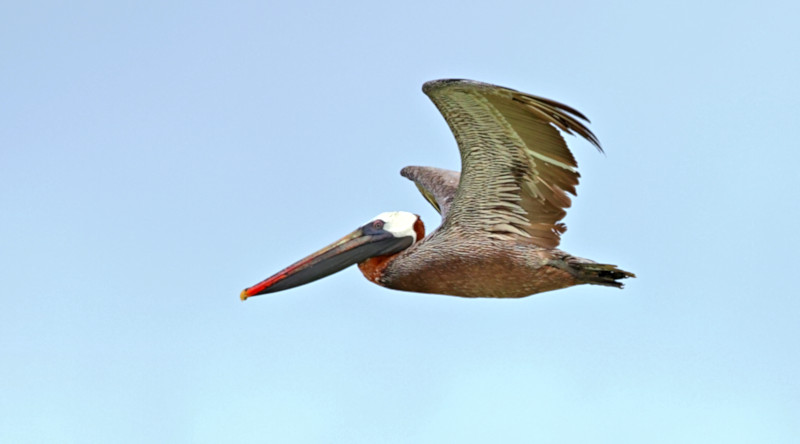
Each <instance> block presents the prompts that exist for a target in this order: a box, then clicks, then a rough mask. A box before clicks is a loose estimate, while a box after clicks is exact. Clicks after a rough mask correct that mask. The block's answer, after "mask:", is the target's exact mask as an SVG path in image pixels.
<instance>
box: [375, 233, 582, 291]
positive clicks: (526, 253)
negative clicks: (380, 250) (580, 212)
mask: <svg viewBox="0 0 800 444" xmlns="http://www.w3.org/2000/svg"><path fill="white" fill-rule="evenodd" d="M445 244H446V245H445ZM566 256H567V254H566V253H564V252H562V251H560V250H547V249H543V248H540V247H536V246H533V245H527V244H523V245H518V244H511V243H507V242H502V241H492V240H490V239H485V238H484V239H481V242H476V243H472V242H459V243H455V242H447V240H444V241H442V242H436V239H431V240H430V241H429V242H424V243H422V244H420V245H419V247H418V248H410V249H409V250H407V251H404V252H402V253H400V254H398V255H397V256H396V257H395V258H394V260H392V261H391V262H389V263H387V264H386V267H385V268H384V270H383V272H382V273H381V276H380V277H379V278H377V279H376V280H373V282H376V283H378V284H379V285H382V286H385V287H387V288H393V289H396V290H405V291H415V292H420V293H434V294H444V295H451V296H462V297H485V298H520V297H524V296H529V295H532V294H535V293H541V292H545V291H551V290H557V289H559V288H565V287H569V286H572V285H576V284H578V283H581V282H579V281H578V279H577V278H576V275H575V273H574V271H572V270H570V268H569V267H568V266H566V263H565V262H564V260H563V258H564V257H566ZM560 265H563V266H560Z"/></svg>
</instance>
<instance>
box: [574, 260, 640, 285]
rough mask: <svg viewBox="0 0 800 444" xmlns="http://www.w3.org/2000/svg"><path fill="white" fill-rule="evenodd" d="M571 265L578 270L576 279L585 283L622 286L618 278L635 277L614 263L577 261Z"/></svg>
mask: <svg viewBox="0 0 800 444" xmlns="http://www.w3.org/2000/svg"><path fill="white" fill-rule="evenodd" d="M572 266H573V267H574V268H575V269H576V270H577V272H578V279H579V280H581V281H582V282H583V283H586V284H593V285H605V286H608V287H617V288H622V287H624V284H623V283H622V282H619V280H620V279H627V278H635V277H636V275H635V274H633V273H631V272H629V271H625V270H621V269H619V268H617V266H616V265H610V264H598V263H594V262H578V263H574V264H572Z"/></svg>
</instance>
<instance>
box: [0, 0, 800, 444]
mask: <svg viewBox="0 0 800 444" xmlns="http://www.w3.org/2000/svg"><path fill="white" fill-rule="evenodd" d="M284 3H286V4H284V5H278V4H275V2H240V3H236V4H233V3H224V2H169V3H164V2H150V3H148V2H69V3H63V2H52V3H40V2H16V3H15V4H8V5H4V6H2V7H0V60H2V66H3V68H2V69H0V103H2V105H0V208H2V209H3V210H2V212H1V213H0V233H2V236H0V252H2V254H0V292H1V293H0V302H2V309H0V353H2V356H3V364H2V366H0V380H2V381H4V382H3V386H2V387H3V389H2V396H0V441H2V442H14V443H40V442H48V443H86V442H118V443H119V442H123V443H124V442H131V443H140V442H193V443H217V442H237V443H250V442H254V443H255V442H389V443H405V442H431V443H441V442H506V443H514V442H526V443H527V442H541V443H550V442H558V443H564V442H602V443H605V442H608V443H620V442H637V443H638V442H648V443H660V442H663V443H673V442H703V443H706V442H728V443H736V442H742V443H745V442H771V443H783V442H786V443H788V442H794V440H795V439H796V437H797V436H800V422H798V421H797V418H798V413H800V383H798V380H797V375H798V374H800V360H798V354H797V351H798V347H799V346H800V328H799V327H798V318H800V298H798V292H797V289H796V284H795V282H794V276H795V270H794V264H793V261H794V259H796V257H797V254H796V252H797V250H798V249H799V248H800V242H799V241H798V235H797V230H796V222H795V221H797V220H798V218H800V205H799V204H798V198H797V193H798V189H800V181H798V179H797V164H798V161H800V154H799V151H798V145H797V142H796V140H795V137H794V132H795V131H796V128H797V116H798V115H800V86H798V81H797V79H798V78H800V62H798V60H800V54H799V53H798V46H797V42H798V41H800V31H798V28H797V23H796V22H797V17H799V16H800V7H799V6H798V4H797V3H796V2H771V1H764V2H735V1H734V2H722V1H719V2H664V3H654V2H640V3H633V2H602V4H601V3H599V2H598V3H590V2H574V3H568V4H566V3H563V2H549V3H547V4H543V3H542V2H494V3H492V4H491V6H490V5H489V3H486V2H484V3H474V4H471V3H464V2H444V3H435V4H432V3H429V2H401V3H393V4H386V5H380V4H377V3H375V2H360V3H350V4H348V5H334V4H328V3H321V2H320V3H308V2H306V3H303V2H295V3H294V4H292V5H289V4H288V3H289V2H284ZM537 3H542V4H537ZM447 77H459V78H471V79H476V80H481V81H486V82H491V83H496V84H500V85H504V86H509V87H512V88H516V89H519V90H522V91H525V92H529V93H532V94H536V95H542V96H545V97H550V98H553V99H555V100H559V101H562V102H564V103H567V104H569V105H571V106H574V107H576V108H578V109H579V110H581V111H582V112H584V113H585V114H587V116H589V117H590V118H591V119H592V125H591V129H592V130H593V131H594V132H595V133H596V134H597V136H598V137H599V138H600V141H601V142H602V144H603V146H604V148H605V149H606V152H607V154H606V155H599V154H597V153H596V152H595V151H594V150H593V148H592V147H591V146H590V145H589V144H588V143H586V142H584V141H581V140H577V139H575V138H568V142H569V143H570V146H571V147H572V150H573V152H574V153H575V155H576V157H577V159H578V161H579V163H580V167H581V173H582V182H581V186H580V187H579V189H578V194H579V197H578V198H576V199H575V200H574V204H573V208H572V209H571V210H570V212H569V214H568V216H567V219H566V223H567V225H568V227H569V231H568V232H567V233H566V235H565V236H564V238H563V242H562V247H563V248H564V249H565V250H567V251H569V252H571V253H573V254H576V255H579V256H583V257H588V258H592V259H594V260H597V261H601V262H610V263H614V264H618V265H620V266H622V267H623V268H625V269H628V270H631V271H634V272H636V273H637V275H638V276H639V277H638V278H637V279H635V280H632V281H630V283H629V284H628V286H627V288H626V289H625V290H623V291H617V290H615V289H609V288H603V287H589V286H582V287H576V288H570V289H566V290H560V291H556V292H550V293H545V294H541V295H537V296H533V297H529V298H525V299H521V300H467V299H461V298H453V297H445V296H434V295H422V294H413V293H404V292H397V291H391V290H386V289H382V288H380V287H378V286H375V285H373V284H371V283H369V282H367V281H366V280H365V279H364V278H363V277H362V276H361V274H360V273H359V272H358V271H357V270H356V269H348V270H345V271H343V272H341V273H339V274H336V275H334V276H332V277H329V278H327V279H324V280H321V281H318V282H316V283H314V284H311V285H308V286H304V287H300V288H297V289H293V290H290V291H286V292H282V293H277V294H273V295H268V296H262V297H258V298H253V299H252V300H249V301H247V302H246V303H241V302H240V301H239V299H238V294H239V292H240V291H241V289H242V288H244V287H246V286H249V285H252V284H254V283H256V282H258V281H259V280H261V279H263V278H265V277H267V276H268V275H270V274H272V273H273V272H275V271H277V270H278V269H280V268H282V267H284V266H285V265H288V264H289V263H291V262H293V261H294V260H296V259H299V258H300V257H303V256H305V255H306V254H308V253H310V252H312V251H315V250H316V249H318V248H319V247H321V246H323V245H326V244H327V243H329V242H330V241H332V240H335V239H338V238H339V237H341V236H342V235H344V234H346V233H348V232H350V231H351V230H353V229H354V228H355V227H357V226H359V225H360V224H361V223H363V222H365V221H366V220H368V219H370V218H372V217H373V216H375V215H376V214H378V213H380V212H383V211H395V210H406V211H412V212H416V213H418V214H420V215H421V216H422V218H423V220H424V221H426V223H427V226H428V228H429V229H433V228H434V227H435V226H436V225H437V223H438V215H437V214H436V213H435V212H434V210H433V209H432V208H430V207H429V206H428V204H427V203H426V202H425V201H424V199H422V197H421V196H420V195H419V194H418V193H417V191H416V189H415V187H414V186H413V184H411V183H410V182H408V181H407V180H406V179H404V178H402V177H400V176H399V174H398V172H399V170H400V168H402V167H403V166H405V165H431V166H439V167H445V168H451V169H458V168H459V158H458V151H457V149H456V145H455V141H454V140H453V138H452V136H451V134H450V133H449V130H448V128H447V125H446V124H445V122H444V120H443V119H442V118H441V117H440V116H439V114H438V112H437V111H436V109H435V107H434V106H433V105H432V104H431V103H430V102H429V101H428V99H427V97H425V96H424V95H423V94H422V93H421V91H420V87H421V85H422V83H423V82H424V81H427V80H431V79H436V78H447Z"/></svg>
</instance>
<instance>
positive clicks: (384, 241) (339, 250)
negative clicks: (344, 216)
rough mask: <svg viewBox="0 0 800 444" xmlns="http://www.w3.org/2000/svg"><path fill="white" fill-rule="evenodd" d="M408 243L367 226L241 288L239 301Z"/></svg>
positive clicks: (328, 273) (311, 278)
mask: <svg viewBox="0 0 800 444" xmlns="http://www.w3.org/2000/svg"><path fill="white" fill-rule="evenodd" d="M412 243H413V239H412V238H411V237H399V238H398V237H394V236H393V235H392V234H391V233H389V232H388V231H383V230H375V229H372V227H370V225H369V224H368V225H365V226H363V227H361V228H359V229H357V230H355V231H353V232H352V233H350V234H348V235H347V236H345V237H343V238H341V239H339V240H338V241H336V242H334V243H332V244H330V245H328V246H327V247H325V248H323V249H321V250H319V251H317V252H316V253H314V254H311V255H309V256H307V257H305V258H303V259H300V260H299V261H297V262H295V263H294V264H292V265H289V266H288V267H286V268H284V269H283V270H281V271H279V272H277V273H275V274H274V275H272V276H270V277H268V278H267V279H264V280H263V281H261V282H259V283H258V284H256V285H253V286H252V287H249V288H245V289H244V290H243V291H242V293H241V295H240V298H241V299H242V300H243V301H244V300H245V299H247V298H249V297H251V296H258V295H261V294H266V293H274V292H276V291H282V290H288V289H290V288H293V287H298V286H300V285H304V284H307V283H309V282H313V281H315V280H317V279H321V278H324V277H326V276H329V275H331V274H333V273H336V272H337V271H341V270H343V269H345V268H347V267H349V266H350V265H353V264H356V263H359V262H361V261H364V260H367V259H368V258H371V257H375V256H382V255H385V254H391V253H396V252H398V251H401V250H403V249H405V248H408V247H409V246H410V245H411V244H412Z"/></svg>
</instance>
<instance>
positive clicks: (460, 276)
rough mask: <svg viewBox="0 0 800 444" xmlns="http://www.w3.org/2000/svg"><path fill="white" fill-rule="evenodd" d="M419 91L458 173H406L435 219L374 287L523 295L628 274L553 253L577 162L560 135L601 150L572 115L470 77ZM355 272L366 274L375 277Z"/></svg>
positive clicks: (613, 281)
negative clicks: (450, 140) (457, 156)
mask: <svg viewBox="0 0 800 444" xmlns="http://www.w3.org/2000/svg"><path fill="white" fill-rule="evenodd" d="M422 90H423V91H424V92H425V94H427V95H428V96H429V97H430V98H431V100H432V101H433V103H434V104H436V106H437V107H438V108H439V111H440V112H441V113H442V115H443V116H444V118H445V120H446V121H447V123H448V124H449V125H450V129H451V130H452V132H453V134H454V135H455V138H456V141H457V142H458V147H459V150H460V152H461V163H462V172H461V173H458V172H456V171H450V170H444V169H440V168H432V167H415V166H410V167H406V168H403V170H402V171H401V174H402V175H403V176H404V177H407V178H409V179H411V180H413V181H414V182H415V183H416V185H417V187H418V188H419V190H420V191H421V192H422V194H423V196H424V197H425V198H426V199H427V200H428V201H429V202H430V203H431V204H432V205H433V207H434V208H436V210H437V211H439V212H440V213H441V215H442V225H441V226H440V227H439V228H438V229H437V230H436V231H434V232H433V233H432V234H431V235H430V236H428V237H427V238H425V239H424V240H422V241H420V242H417V243H415V244H414V245H412V246H411V247H410V248H408V249H406V250H404V251H401V252H400V253H397V254H395V255H393V257H391V260H388V258H384V259H383V260H382V261H381V264H380V265H381V267H382V270H380V271H379V274H380V277H379V278H378V279H376V280H374V282H376V283H378V284H380V285H383V286H385V287H388V288H394V289H398V290H407V291H416V292H422V293H437V294H448V295H455V296H466V297H522V296H527V295H530V294H534V293H540V292H543V291H548V290H555V289H558V288H564V287H569V286H572V285H577V284H586V283H588V284H598V285H607V286H614V287H619V288H621V287H622V284H621V283H620V282H618V280H619V279H623V278H627V277H634V274H633V273H630V272H627V271H623V270H620V269H618V268H617V267H616V266H613V265H606V264H597V263H595V262H593V261H590V260H588V259H582V258H579V257H574V256H571V255H569V254H568V253H565V252H563V251H561V250H558V249H556V247H557V246H558V244H559V241H560V235H561V234H562V233H563V232H564V231H565V229H566V227H565V226H564V224H562V223H560V221H561V219H563V217H564V216H565V215H566V211H565V208H568V207H569V206H570V204H571V201H570V198H569V196H568V195H567V193H569V194H572V195H575V194H576V193H575V187H576V186H577V185H578V177H580V176H579V174H578V172H577V162H576V161H575V158H574V157H573V155H572V153H571V152H570V151H569V149H568V148H567V145H566V143H565V141H564V139H563V138H562V137H561V134H559V130H561V131H564V132H566V133H569V134H572V133H576V134H578V135H580V136H583V137H584V138H585V139H587V140H588V141H589V142H591V143H592V144H593V145H595V146H596V147H597V148H598V150H600V151H602V148H601V147H600V144H599V142H598V140H597V138H596V137H595V135H594V134H592V132H591V131H590V130H589V129H588V128H587V127H586V126H585V125H584V124H582V123H581V122H580V121H579V119H583V120H586V121H588V119H586V118H585V117H584V116H583V115H582V114H581V113H580V112H578V111H576V110H574V109H572V108H570V107H568V106H566V105H562V104H560V103H558V102H555V101H552V100H548V99H544V98H541V97H536V96H532V95H528V94H524V93H521V92H519V91H515V90H512V89H508V88H503V87H499V86H495V85H490V84H486V83H480V82H475V81H470V80H437V81H432V82H428V83H426V84H425V85H424V86H423V88H422ZM368 265H369V264H366V263H365V264H364V266H361V267H360V268H361V269H362V272H364V273H365V275H366V274H367V271H365V270H368V271H369V272H370V273H372V274H373V275H374V274H376V273H378V271H377V270H373V269H370V267H369V266H368Z"/></svg>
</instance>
